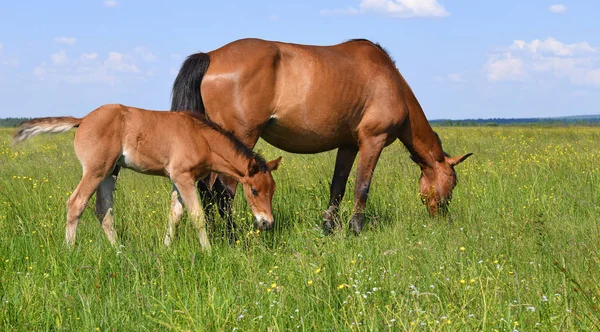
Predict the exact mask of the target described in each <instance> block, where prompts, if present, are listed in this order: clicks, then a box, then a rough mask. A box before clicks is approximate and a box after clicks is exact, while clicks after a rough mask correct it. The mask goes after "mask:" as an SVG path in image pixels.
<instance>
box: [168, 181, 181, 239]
mask: <svg viewBox="0 0 600 332" xmlns="http://www.w3.org/2000/svg"><path fill="white" fill-rule="evenodd" d="M182 215H183V202H182V201H181V194H179V191H178V190H177V187H176V186H175V185H173V190H172V191H171V209H170V211H169V225H168V226H167V235H165V242H164V243H165V246H167V247H168V246H170V245H171V242H172V239H174V238H175V234H176V233H177V228H178V227H179V222H180V221H181V216H182Z"/></svg>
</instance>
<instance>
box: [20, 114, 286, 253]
mask: <svg viewBox="0 0 600 332" xmlns="http://www.w3.org/2000/svg"><path fill="white" fill-rule="evenodd" d="M73 127H79V128H78V129H77V131H76V133H75V139H74V143H73V145H74V147H75V154H76V155H77V158H78V159H79V161H80V162H81V166H82V167H83V175H82V177H81V181H80V182H79V185H78V186H77V189H75V191H73V194H72V195H71V197H70V198H69V200H68V202H67V226H66V237H65V240H66V242H67V244H69V245H73V244H74V243H75V235H76V232H77V224H78V222H79V217H80V216H81V214H82V213H83V210H84V208H85V206H86V204H87V202H88V200H89V199H90V197H91V196H92V194H93V193H94V192H96V216H97V217H98V219H99V220H100V223H101V225H102V228H103V229H104V232H105V233H106V236H107V237H108V240H109V241H110V242H111V243H115V241H116V234H115V230H114V228H113V213H112V207H113V191H114V189H115V182H116V176H117V174H118V172H119V169H120V168H121V167H125V168H130V169H133V170H135V171H137V172H140V173H144V174H152V175H160V176H165V177H169V178H170V179H171V181H173V183H174V188H173V192H172V194H171V212H170V213H169V226H168V230H167V235H166V237H165V241H164V242H165V245H170V243H171V239H172V238H173V237H174V235H175V232H176V230H177V226H178V224H179V221H180V219H181V215H182V212H183V209H182V203H183V204H185V206H186V207H187V210H188V212H189V214H190V217H191V219H192V221H193V223H194V226H195V227H196V229H197V231H198V236H199V239H200V244H201V245H202V248H203V249H205V250H210V243H209V241H208V237H207V235H206V229H205V220H204V212H203V210H202V206H201V205H200V204H199V202H198V196H197V193H196V181H197V180H199V179H203V178H205V177H207V176H208V175H209V174H210V173H211V172H215V173H218V174H224V175H227V176H228V177H231V178H233V179H235V180H236V181H239V182H241V183H242V184H243V188H244V194H245V196H246V200H247V201H248V204H249V205H250V207H251V209H252V212H253V213H254V216H255V217H256V220H257V226H258V228H259V229H268V228H271V227H272V225H273V214H272V211H271V200H272V198H273V192H274V191H275V182H274V181H273V177H272V176H271V171H273V170H275V169H277V167H278V165H279V162H280V160H281V157H279V158H278V159H276V160H273V161H271V162H268V163H266V162H265V161H264V159H262V158H261V157H260V156H258V155H256V154H254V153H253V152H252V151H251V150H250V149H248V148H247V147H246V146H245V145H243V144H242V143H241V142H239V141H238V140H237V139H236V138H235V137H234V136H233V135H231V134H229V133H228V132H225V131H224V130H223V129H222V128H220V127H219V126H218V125H215V124H214V123H211V122H210V121H207V120H206V119H205V118H204V117H203V116H201V115H198V114H193V113H189V112H188V113H186V112H157V111H147V110H142V109H139V108H134V107H126V106H123V105H104V106H101V107H100V108H98V109H96V110H94V111H93V112H91V113H89V114H88V115H86V116H85V117H83V118H82V119H78V118H73V117H55V118H40V119H34V120H30V121H27V122H24V123H22V124H21V126H20V128H19V130H18V132H17V133H16V134H15V137H14V140H15V142H20V141H23V140H25V139H28V138H29V137H31V136H34V135H37V134H40V133H57V132H65V131H67V130H69V129H71V128H73ZM213 178H214V177H213Z"/></svg>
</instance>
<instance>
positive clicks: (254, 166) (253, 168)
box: [248, 158, 260, 176]
mask: <svg viewBox="0 0 600 332" xmlns="http://www.w3.org/2000/svg"><path fill="white" fill-rule="evenodd" d="M258 172H260V165H258V163H257V162H256V158H252V159H250V161H249V162H248V176H252V175H254V174H256V173H258Z"/></svg>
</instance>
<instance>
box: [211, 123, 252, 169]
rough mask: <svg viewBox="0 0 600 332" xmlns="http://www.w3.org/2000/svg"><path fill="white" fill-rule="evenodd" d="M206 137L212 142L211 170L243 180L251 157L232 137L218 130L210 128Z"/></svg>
mask: <svg viewBox="0 0 600 332" xmlns="http://www.w3.org/2000/svg"><path fill="white" fill-rule="evenodd" d="M204 137H205V138H206V140H207V141H208V142H209V143H210V144H211V149H210V151H211V171H213V172H216V173H219V174H224V175H228V176H230V177H232V178H234V179H236V180H237V181H241V179H243V178H244V176H246V174H247V173H248V165H249V163H250V161H251V158H250V157H249V156H247V155H246V154H245V153H244V152H242V151H240V150H239V149H238V148H237V147H236V143H234V142H233V141H232V139H231V138H230V137H228V136H227V135H225V134H223V133H221V132H219V131H218V130H215V129H213V128H209V129H208V130H206V131H205V133H204Z"/></svg>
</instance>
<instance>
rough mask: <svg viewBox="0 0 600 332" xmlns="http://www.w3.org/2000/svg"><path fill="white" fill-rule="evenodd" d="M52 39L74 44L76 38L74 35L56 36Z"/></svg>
mask: <svg viewBox="0 0 600 332" xmlns="http://www.w3.org/2000/svg"><path fill="white" fill-rule="evenodd" d="M54 41H55V42H57V43H59V44H67V45H75V43H76V42H77V38H75V37H56V38H54Z"/></svg>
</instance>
